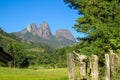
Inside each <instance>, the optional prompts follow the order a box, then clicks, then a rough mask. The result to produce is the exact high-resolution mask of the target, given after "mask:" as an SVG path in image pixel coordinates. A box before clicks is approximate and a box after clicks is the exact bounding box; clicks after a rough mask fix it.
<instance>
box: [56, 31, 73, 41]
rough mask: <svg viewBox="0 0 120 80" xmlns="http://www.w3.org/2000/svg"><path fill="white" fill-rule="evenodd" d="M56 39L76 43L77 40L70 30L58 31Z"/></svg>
mask: <svg viewBox="0 0 120 80" xmlns="http://www.w3.org/2000/svg"><path fill="white" fill-rule="evenodd" d="M55 37H57V38H61V37H63V38H66V39H69V40H71V41H75V38H74V37H73V35H72V34H71V32H70V31H69V30H64V29H63V30H57V31H56V33H55Z"/></svg>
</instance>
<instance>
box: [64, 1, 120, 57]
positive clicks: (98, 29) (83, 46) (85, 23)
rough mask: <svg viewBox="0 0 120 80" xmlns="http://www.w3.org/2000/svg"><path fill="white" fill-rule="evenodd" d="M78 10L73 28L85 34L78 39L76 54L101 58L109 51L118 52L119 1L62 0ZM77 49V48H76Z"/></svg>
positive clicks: (119, 27) (119, 43) (119, 42)
mask: <svg viewBox="0 0 120 80" xmlns="http://www.w3.org/2000/svg"><path fill="white" fill-rule="evenodd" d="M64 2H65V3H66V4H69V7H71V8H74V9H76V10H78V14H79V15H82V17H81V16H80V17H78V19H77V20H76V24H75V25H74V27H73V28H75V30H76V31H77V32H82V33H84V34H86V36H85V37H84V38H80V37H79V40H80V41H81V42H80V44H79V49H77V51H78V52H80V53H83V54H87V55H91V54H97V55H99V56H103V55H102V54H104V53H105V52H108V51H109V50H110V49H113V50H114V51H120V12H119V11H120V1H119V0H64ZM77 48H78V47H77Z"/></svg>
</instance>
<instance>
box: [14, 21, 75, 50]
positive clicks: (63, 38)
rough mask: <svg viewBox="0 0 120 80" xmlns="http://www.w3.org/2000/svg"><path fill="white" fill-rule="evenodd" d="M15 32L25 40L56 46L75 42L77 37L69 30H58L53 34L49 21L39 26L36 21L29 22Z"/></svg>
mask: <svg viewBox="0 0 120 80" xmlns="http://www.w3.org/2000/svg"><path fill="white" fill-rule="evenodd" d="M14 34H15V35H16V37H19V38H21V39H22V40H24V41H27V42H29V41H30V42H32V43H34V44H39V45H40V44H46V45H49V46H51V47H54V48H59V47H63V46H69V45H73V44H74V43H75V38H74V37H73V35H72V34H71V32H70V31H68V30H64V29H63V30H57V31H56V33H55V35H52V33H51V30H50V28H49V25H48V23H47V22H42V23H41V24H40V25H39V26H38V28H37V26H36V25H35V24H34V23H32V24H28V26H27V27H26V28H25V29H24V30H22V31H20V32H16V33H14Z"/></svg>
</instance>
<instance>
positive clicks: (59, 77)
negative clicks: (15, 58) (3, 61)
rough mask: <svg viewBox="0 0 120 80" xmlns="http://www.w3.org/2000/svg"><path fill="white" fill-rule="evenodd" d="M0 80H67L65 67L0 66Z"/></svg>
mask: <svg viewBox="0 0 120 80" xmlns="http://www.w3.org/2000/svg"><path fill="white" fill-rule="evenodd" d="M0 80H68V72H67V68H58V69H38V70H33V69H18V68H2V67H0Z"/></svg>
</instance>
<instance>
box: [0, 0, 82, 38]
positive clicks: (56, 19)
mask: <svg viewBox="0 0 120 80" xmlns="http://www.w3.org/2000/svg"><path fill="white" fill-rule="evenodd" d="M78 16H79V15H78V14H77V11H76V10H73V9H70V8H69V7H68V5H66V4H64V0H0V27H1V28H2V29H3V30H4V31H6V32H8V33H10V32H18V31H20V30H23V29H24V28H25V27H26V26H27V25H28V24H31V23H35V24H36V25H37V26H39V25H40V23H42V22H43V21H46V22H47V23H48V24H49V27H50V29H51V31H52V33H53V34H54V33H55V31H56V30H58V29H68V30H70V31H71V32H72V34H73V35H74V36H75V37H78V36H81V37H83V36H84V35H82V34H80V33H77V32H76V31H75V30H74V29H73V28H72V26H73V25H74V24H75V20H76V19H77V18H78Z"/></svg>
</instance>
